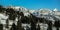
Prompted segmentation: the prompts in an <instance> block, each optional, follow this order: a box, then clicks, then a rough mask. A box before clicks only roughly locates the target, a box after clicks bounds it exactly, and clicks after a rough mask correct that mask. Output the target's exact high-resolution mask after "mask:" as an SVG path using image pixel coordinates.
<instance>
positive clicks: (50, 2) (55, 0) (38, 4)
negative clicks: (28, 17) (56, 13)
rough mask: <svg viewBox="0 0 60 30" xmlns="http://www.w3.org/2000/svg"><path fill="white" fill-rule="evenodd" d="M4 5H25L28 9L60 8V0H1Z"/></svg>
mask: <svg viewBox="0 0 60 30" xmlns="http://www.w3.org/2000/svg"><path fill="white" fill-rule="evenodd" d="M0 4H2V5H3V6H9V5H13V6H23V7H25V8H27V9H40V8H49V9H54V8H57V9H59V10H60V0H0Z"/></svg>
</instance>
